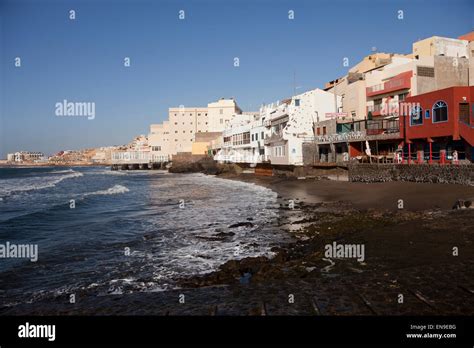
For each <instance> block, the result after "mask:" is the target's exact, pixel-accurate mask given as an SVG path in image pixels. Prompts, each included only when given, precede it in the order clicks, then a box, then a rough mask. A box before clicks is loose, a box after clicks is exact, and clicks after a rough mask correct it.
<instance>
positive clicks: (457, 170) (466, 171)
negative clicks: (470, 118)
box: [349, 163, 474, 186]
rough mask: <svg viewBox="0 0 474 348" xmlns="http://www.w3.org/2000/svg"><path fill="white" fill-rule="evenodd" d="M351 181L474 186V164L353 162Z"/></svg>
mask: <svg viewBox="0 0 474 348" xmlns="http://www.w3.org/2000/svg"><path fill="white" fill-rule="evenodd" d="M349 181H351V182H367V183H370V182H385V181H412V182H429V183H445V184H460V185H468V186H474V165H473V164H460V165H439V164H432V165H428V164H411V165H407V164H369V163H353V164H350V165H349Z"/></svg>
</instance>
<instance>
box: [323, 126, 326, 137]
mask: <svg viewBox="0 0 474 348" xmlns="http://www.w3.org/2000/svg"><path fill="white" fill-rule="evenodd" d="M323 135H326V126H324V127H323Z"/></svg>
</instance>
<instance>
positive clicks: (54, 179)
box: [0, 171, 83, 196]
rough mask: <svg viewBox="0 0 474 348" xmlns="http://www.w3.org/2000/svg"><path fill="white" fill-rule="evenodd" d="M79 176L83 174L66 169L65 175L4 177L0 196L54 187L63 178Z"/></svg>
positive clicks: (0, 186)
mask: <svg viewBox="0 0 474 348" xmlns="http://www.w3.org/2000/svg"><path fill="white" fill-rule="evenodd" d="M64 172H66V171H64ZM53 173H54V172H53ZM81 176H83V174H82V173H80V172H75V171H68V172H67V174H65V175H55V176H51V177H49V176H48V177H38V176H35V177H31V178H21V179H6V180H3V181H2V183H1V185H0V196H9V195H11V194H15V193H21V192H28V191H37V190H43V189H46V188H51V187H55V186H56V185H57V184H59V183H60V182H61V181H63V180H66V179H73V178H79V177H81Z"/></svg>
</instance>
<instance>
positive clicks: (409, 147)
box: [408, 143, 411, 164]
mask: <svg viewBox="0 0 474 348" xmlns="http://www.w3.org/2000/svg"><path fill="white" fill-rule="evenodd" d="M410 163H411V144H410V143H408V164H410Z"/></svg>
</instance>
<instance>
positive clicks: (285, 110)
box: [3, 32, 474, 169]
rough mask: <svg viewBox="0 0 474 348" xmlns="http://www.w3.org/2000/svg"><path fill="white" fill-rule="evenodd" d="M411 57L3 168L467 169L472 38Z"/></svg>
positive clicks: (473, 133) (195, 110)
mask: <svg viewBox="0 0 474 348" xmlns="http://www.w3.org/2000/svg"><path fill="white" fill-rule="evenodd" d="M412 46H413V50H412V52H411V53H409V54H397V53H379V52H373V53H372V54H370V55H368V56H366V57H364V58H363V59H362V60H361V61H360V62H359V63H357V64H356V65H354V66H353V67H351V68H349V70H348V72H347V74H346V75H345V76H341V77H338V78H335V79H334V80H333V81H330V82H328V83H326V84H325V86H322V88H316V89H313V90H309V91H306V92H304V93H301V94H296V93H295V95H293V96H290V97H288V98H287V99H284V100H279V101H275V102H273V103H271V104H268V105H262V106H261V107H260V109H259V110H255V111H246V112H244V111H242V110H241V108H240V107H239V106H238V104H237V101H236V100H235V99H234V98H222V99H220V100H217V101H214V102H210V103H208V104H207V106H203V107H190V106H184V105H180V106H177V107H173V108H170V109H169V111H168V119H167V120H166V121H164V122H163V123H161V124H152V125H150V130H149V133H148V135H139V136H136V137H135V138H134V139H133V140H132V141H131V142H130V143H129V144H127V145H122V146H110V147H100V148H94V149H84V150H69V151H60V152H58V153H56V154H54V155H52V156H49V157H46V156H45V155H44V154H43V153H41V152H31V151H18V152H15V153H10V154H8V157H7V159H6V161H3V163H4V164H15V165H18V164H38V165H113V166H115V167H116V168H121V169H151V168H155V167H156V166H160V165H162V164H163V163H167V162H170V161H172V160H173V159H174V158H177V157H180V156H185V157H186V156H188V158H190V159H192V158H200V157H209V156H211V157H213V158H214V159H215V160H216V161H220V162H232V163H250V164H253V165H257V164H259V163H270V164H272V165H291V166H303V165H311V164H313V165H314V164H317V163H344V162H349V161H353V160H357V161H359V162H364V161H367V162H377V163H379V162H382V163H408V164H411V163H463V162H465V163H471V162H472V161H473V160H474V87H472V86H474V32H470V33H468V34H465V35H462V36H460V37H458V38H445V37H438V36H433V37H430V38H427V39H424V40H420V41H417V42H414V43H413V45H412Z"/></svg>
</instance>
